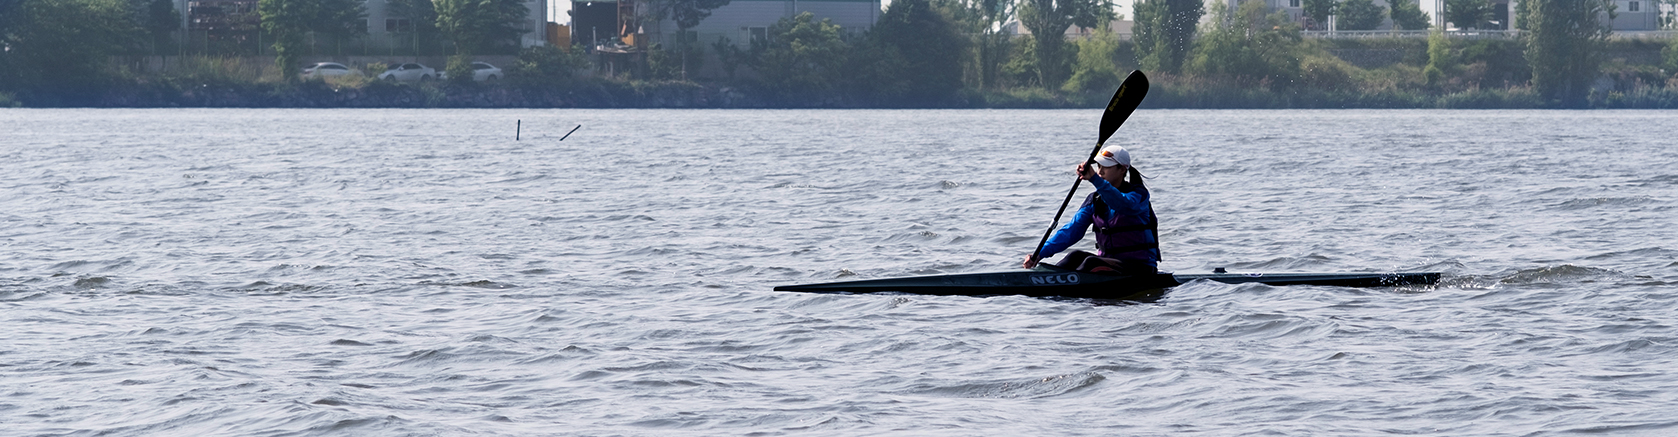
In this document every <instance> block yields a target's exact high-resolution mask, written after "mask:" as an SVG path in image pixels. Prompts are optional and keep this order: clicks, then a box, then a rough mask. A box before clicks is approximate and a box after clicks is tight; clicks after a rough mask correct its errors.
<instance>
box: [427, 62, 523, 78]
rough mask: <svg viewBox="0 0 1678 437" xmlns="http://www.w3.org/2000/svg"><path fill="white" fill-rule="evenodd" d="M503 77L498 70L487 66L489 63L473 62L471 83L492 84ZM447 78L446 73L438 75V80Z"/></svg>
mask: <svg viewBox="0 0 1678 437" xmlns="http://www.w3.org/2000/svg"><path fill="white" fill-rule="evenodd" d="M505 76H506V75H505V74H503V73H502V72H501V69H500V68H496V67H495V66H494V65H489V63H487V62H473V63H472V80H473V81H476V82H483V81H490V82H494V81H498V80H501V78H502V77H505ZM448 78H449V73H448V72H447V71H444V72H440V73H438V79H445V80H446V79H448Z"/></svg>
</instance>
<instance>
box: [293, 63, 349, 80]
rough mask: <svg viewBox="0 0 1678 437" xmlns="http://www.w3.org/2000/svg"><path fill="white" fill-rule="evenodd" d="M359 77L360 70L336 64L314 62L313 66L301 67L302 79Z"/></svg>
mask: <svg viewBox="0 0 1678 437" xmlns="http://www.w3.org/2000/svg"><path fill="white" fill-rule="evenodd" d="M352 74H353V75H358V76H359V75H361V70H357V69H354V68H350V67H346V66H344V64H339V63H337V62H316V63H315V65H310V66H307V67H303V78H304V79H315V78H322V77H333V76H348V75H352Z"/></svg>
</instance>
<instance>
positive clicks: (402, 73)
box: [379, 62, 437, 82]
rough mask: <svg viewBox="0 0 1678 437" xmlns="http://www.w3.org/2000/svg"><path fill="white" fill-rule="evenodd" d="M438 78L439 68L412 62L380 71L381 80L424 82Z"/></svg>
mask: <svg viewBox="0 0 1678 437" xmlns="http://www.w3.org/2000/svg"><path fill="white" fill-rule="evenodd" d="M436 78H437V70H435V69H432V68H431V67H427V66H424V65H420V64H415V63H412V62H410V63H406V64H396V65H395V66H393V67H390V69H389V70H385V72H383V73H379V79H381V80H400V81H403V82H416V81H417V82H424V81H429V80H432V79H436Z"/></svg>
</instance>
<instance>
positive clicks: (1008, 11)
mask: <svg viewBox="0 0 1678 437" xmlns="http://www.w3.org/2000/svg"><path fill="white" fill-rule="evenodd" d="M932 4H933V5H934V6H935V7H936V8H938V9H939V10H942V11H944V13H945V14H946V15H948V16H949V17H950V19H951V20H953V21H954V22H955V23H956V24H957V25H958V26H959V27H960V31H961V32H962V33H965V34H967V35H973V44H972V45H971V47H972V51H973V57H972V63H973V81H974V82H975V84H976V85H977V87H978V88H980V89H991V88H993V87H995V86H997V84H998V81H997V79H998V77H999V75H1000V74H1001V68H1002V63H1003V62H1004V61H1005V60H1007V59H1008V52H1009V48H1010V46H1011V44H1010V41H1009V39H1010V36H1009V35H1008V34H1006V33H1004V32H1003V27H1002V26H1003V25H1004V24H1007V23H1008V21H1009V20H1012V19H1014V11H1015V8H1016V5H1018V3H1016V2H1014V1H1012V0H933V2H932Z"/></svg>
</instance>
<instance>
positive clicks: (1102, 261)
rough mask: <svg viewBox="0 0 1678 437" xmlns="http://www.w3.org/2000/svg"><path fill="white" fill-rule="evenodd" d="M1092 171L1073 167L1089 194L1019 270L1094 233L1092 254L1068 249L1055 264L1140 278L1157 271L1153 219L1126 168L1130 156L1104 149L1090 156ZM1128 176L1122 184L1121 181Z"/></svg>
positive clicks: (1137, 180) (1143, 191)
mask: <svg viewBox="0 0 1678 437" xmlns="http://www.w3.org/2000/svg"><path fill="white" fill-rule="evenodd" d="M1095 164H1096V165H1095V166H1094V167H1095V169H1094V170H1092V169H1091V166H1089V165H1087V164H1079V165H1078V166H1077V168H1076V169H1075V170H1074V171H1076V172H1077V173H1078V177H1079V178H1082V179H1084V180H1086V181H1090V185H1094V186H1095V193H1093V194H1090V196H1089V198H1087V199H1085V200H1084V206H1082V207H1079V208H1078V213H1077V214H1075V215H1073V216H1072V222H1071V223H1067V224H1066V226H1062V227H1061V228H1060V229H1059V230H1056V231H1055V234H1054V236H1053V237H1050V238H1049V241H1048V243H1046V244H1044V245H1043V250H1042V252H1041V253H1042V256H1041V257H1039V256H1037V254H1031V255H1026V257H1025V264H1024V266H1025V268H1028V269H1029V268H1032V267H1036V266H1037V262H1038V260H1040V259H1042V258H1047V257H1050V256H1054V254H1057V253H1060V251H1062V250H1066V248H1068V247H1071V246H1072V244H1073V243H1077V242H1078V240H1082V239H1083V238H1084V230H1085V229H1088V228H1091V227H1093V228H1095V232H1096V233H1095V247H1096V249H1097V251H1098V252H1097V253H1095V254H1091V253H1089V252H1085V251H1082V250H1074V251H1072V253H1069V254H1066V257H1065V258H1061V260H1060V263H1058V264H1057V265H1059V266H1061V267H1065V268H1068V269H1074V270H1078V271H1083V272H1091V273H1102V272H1111V273H1116V274H1126V275H1146V274H1154V273H1156V272H1158V271H1159V219H1157V218H1155V217H1154V208H1153V206H1152V205H1151V204H1150V203H1149V199H1148V187H1147V186H1144V185H1143V184H1142V173H1141V172H1138V171H1136V167H1132V166H1131V165H1130V151H1127V150H1125V148H1124V147H1122V146H1116V145H1114V146H1107V147H1105V148H1102V149H1101V153H1099V154H1097V155H1096V157H1095ZM1127 173H1128V175H1129V176H1130V180H1129V181H1126V180H1125V176H1126V175H1127Z"/></svg>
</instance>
